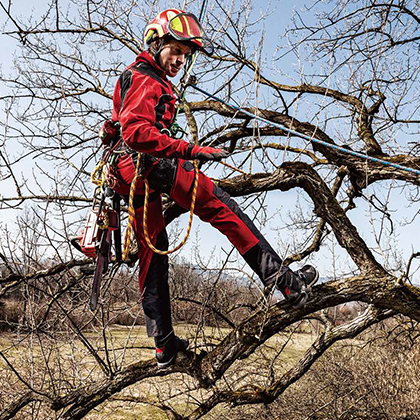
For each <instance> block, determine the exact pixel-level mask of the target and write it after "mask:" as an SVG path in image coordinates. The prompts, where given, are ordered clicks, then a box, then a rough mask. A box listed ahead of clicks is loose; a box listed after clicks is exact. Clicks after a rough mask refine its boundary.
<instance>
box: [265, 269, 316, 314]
mask: <svg viewBox="0 0 420 420" xmlns="http://www.w3.org/2000/svg"><path fill="white" fill-rule="evenodd" d="M280 273H281V274H280ZM279 274H280V275H279ZM318 279H319V273H318V270H317V269H316V268H315V267H312V266H311V265H305V266H303V267H302V268H301V269H300V270H297V271H292V270H290V269H286V270H284V269H283V270H281V272H279V273H275V274H274V275H273V276H271V278H268V279H267V282H266V285H267V286H268V287H270V286H271V287H272V286H275V287H276V288H277V289H278V290H280V292H281V293H282V294H283V296H284V298H285V299H286V300H287V301H288V302H289V303H290V304H291V305H293V306H296V307H301V306H303V305H304V304H305V302H306V301H307V299H308V296H309V294H310V293H311V291H312V287H313V285H314V284H315V283H316V282H317V281H318Z"/></svg>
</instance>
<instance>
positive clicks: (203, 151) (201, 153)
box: [187, 146, 229, 162]
mask: <svg viewBox="0 0 420 420" xmlns="http://www.w3.org/2000/svg"><path fill="white" fill-rule="evenodd" d="M188 152H189V153H188V156H187V159H198V160H201V161H202V162H206V161H209V160H215V161H219V160H222V159H225V158H227V157H228V156H229V152H228V151H226V150H223V149H216V148H215V147H209V146H203V147H202V146H193V147H191V148H188Z"/></svg>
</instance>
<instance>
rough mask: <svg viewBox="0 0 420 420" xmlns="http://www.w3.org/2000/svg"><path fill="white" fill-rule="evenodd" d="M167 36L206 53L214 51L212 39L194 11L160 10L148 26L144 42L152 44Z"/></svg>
mask: <svg viewBox="0 0 420 420" xmlns="http://www.w3.org/2000/svg"><path fill="white" fill-rule="evenodd" d="M167 36H172V37H173V38H174V39H176V40H178V41H181V42H186V43H189V44H192V46H193V47H195V48H196V49H198V50H201V51H203V52H205V53H206V54H212V52H213V46H212V44H211V41H210V40H209V39H208V38H207V36H206V34H205V33H204V30H203V28H202V27H201V25H200V22H199V21H198V19H197V18H196V17H195V16H194V15H193V14H192V13H186V12H184V11H182V10H179V9H167V10H164V11H163V12H160V13H159V14H158V15H157V16H156V17H155V18H154V19H153V20H152V21H151V22H150V23H149V24H148V25H147V26H146V30H145V32H144V42H145V44H151V43H152V42H153V41H156V40H157V39H163V38H165V37H167Z"/></svg>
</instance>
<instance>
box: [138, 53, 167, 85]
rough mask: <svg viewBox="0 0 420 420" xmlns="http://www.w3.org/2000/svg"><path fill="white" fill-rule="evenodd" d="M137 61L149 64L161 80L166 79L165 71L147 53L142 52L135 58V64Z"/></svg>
mask: <svg viewBox="0 0 420 420" xmlns="http://www.w3.org/2000/svg"><path fill="white" fill-rule="evenodd" d="M138 61H143V62H145V61H146V62H147V63H148V64H150V65H151V66H152V67H153V70H154V71H155V72H156V73H157V74H158V75H159V76H160V77H161V78H162V79H166V71H165V70H163V69H162V68H161V67H160V66H159V64H158V63H156V61H155V59H154V58H153V57H152V56H151V55H150V54H149V53H148V52H147V51H143V52H141V53H140V54H139V55H138V56H137V58H136V63H137V62H138Z"/></svg>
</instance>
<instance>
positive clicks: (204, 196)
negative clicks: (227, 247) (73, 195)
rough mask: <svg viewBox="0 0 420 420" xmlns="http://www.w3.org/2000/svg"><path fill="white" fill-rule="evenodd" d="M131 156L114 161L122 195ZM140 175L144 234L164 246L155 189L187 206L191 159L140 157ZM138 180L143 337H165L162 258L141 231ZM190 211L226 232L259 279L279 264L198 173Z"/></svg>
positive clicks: (248, 223)
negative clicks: (146, 195) (145, 224)
mask: <svg viewBox="0 0 420 420" xmlns="http://www.w3.org/2000/svg"><path fill="white" fill-rule="evenodd" d="M136 157H137V155H129V154H126V155H123V156H122V157H120V159H119V160H118V163H117V168H116V173H115V174H116V176H117V178H118V181H119V185H118V187H117V188H116V192H117V193H119V194H121V195H123V196H125V197H126V199H127V196H128V192H129V188H130V184H131V181H132V179H133V177H134V171H135V164H136ZM145 173H146V177H147V179H148V181H149V185H150V187H151V188H152V189H153V190H154V191H155V193H154V194H152V196H151V200H150V201H149V206H148V213H147V218H148V232H149V236H150V238H151V240H152V243H153V244H155V246H156V245H157V248H158V249H167V246H168V239H167V234H166V231H165V221H164V216H163V212H162V202H161V197H160V193H166V194H168V195H169V197H170V198H171V199H172V200H173V201H175V203H177V205H178V206H180V207H181V208H182V209H184V210H183V211H188V210H189V209H190V206H191V198H192V190H193V183H194V168H193V165H192V164H191V162H188V161H184V160H181V159H160V160H158V161H156V160H155V159H154V158H149V159H146V165H145ZM143 198H144V184H143V182H140V181H139V182H138V186H137V190H136V200H135V212H136V218H135V224H134V231H135V233H136V238H137V242H138V247H139V264H140V266H139V267H140V269H139V285H140V290H141V293H142V304H143V309H144V312H145V315H146V326H147V331H148V335H149V336H160V335H166V334H167V333H169V332H170V331H171V330H172V323H171V313H170V299H169V287H168V257H167V256H162V255H158V254H154V253H153V251H152V250H150V248H149V247H148V246H147V243H146V241H145V239H144V233H143V203H144V200H143ZM194 213H195V214H196V215H197V216H198V217H200V219H201V220H203V221H204V222H208V223H210V224H211V225H212V226H214V227H215V228H216V229H218V230H219V231H220V232H221V233H223V234H224V235H226V237H227V238H228V239H229V241H230V242H231V243H232V244H233V245H234V246H235V248H236V249H237V250H238V251H239V253H240V254H241V255H242V256H243V257H244V259H245V260H246V262H247V263H248V265H249V266H250V267H251V268H252V269H253V270H254V271H255V272H256V274H257V275H258V276H259V277H260V279H261V280H262V282H263V283H264V280H265V279H267V278H268V277H270V276H271V275H272V274H274V273H275V272H277V271H279V270H286V269H287V268H286V267H283V264H282V261H281V259H280V257H279V256H278V255H277V254H276V252H275V251H274V250H273V249H272V247H271V246H270V245H269V244H268V242H267V241H266V240H265V239H264V237H263V236H262V235H261V233H260V232H259V230H258V229H257V228H256V226H255V225H254V224H253V222H252V221H251V219H250V218H249V217H248V216H247V215H246V214H245V213H243V212H242V210H241V209H240V208H239V206H238V204H237V203H236V202H235V201H234V200H233V199H232V198H231V197H230V196H229V195H228V194H227V193H226V192H225V191H223V190H222V189H220V188H218V187H217V186H215V185H214V184H213V182H212V181H211V180H210V179H209V178H208V177H207V176H206V175H204V174H203V173H202V172H201V171H200V172H199V180H198V189H197V198H196V205H195V211H194Z"/></svg>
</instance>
